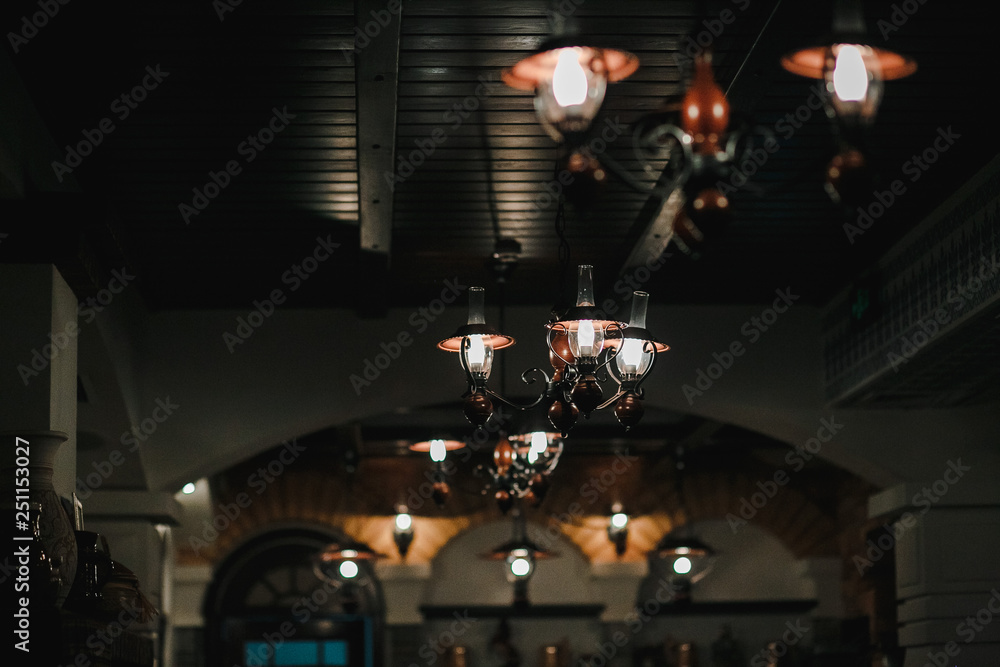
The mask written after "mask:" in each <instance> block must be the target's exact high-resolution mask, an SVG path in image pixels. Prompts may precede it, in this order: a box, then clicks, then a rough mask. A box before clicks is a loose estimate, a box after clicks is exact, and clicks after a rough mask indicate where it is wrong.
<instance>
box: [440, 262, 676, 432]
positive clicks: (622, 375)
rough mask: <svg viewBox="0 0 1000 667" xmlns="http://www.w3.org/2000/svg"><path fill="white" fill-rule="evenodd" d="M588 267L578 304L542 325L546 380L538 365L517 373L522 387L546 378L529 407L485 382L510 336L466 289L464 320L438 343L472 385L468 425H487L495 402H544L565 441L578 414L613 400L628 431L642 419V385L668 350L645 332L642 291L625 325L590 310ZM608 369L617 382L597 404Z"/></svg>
mask: <svg viewBox="0 0 1000 667" xmlns="http://www.w3.org/2000/svg"><path fill="white" fill-rule="evenodd" d="M592 270H593V267H591V266H590V265H586V264H583V265H580V266H579V273H578V283H577V301H576V305H575V306H573V307H571V308H569V309H568V310H567V311H566V312H565V313H564V314H563V315H562V316H561V317H559V319H557V320H554V321H551V322H549V323H548V324H546V325H545V326H546V330H547V333H546V342H547V344H548V348H549V362H550V364H551V365H552V369H553V372H552V375H551V377H550V376H549V374H548V373H546V372H545V371H543V370H541V369H539V368H531V369H528V370H526V371H524V372H523V373H522V374H521V379H522V381H523V382H525V384H532V383H533V382H534V381H535V378H536V377H537V376H541V377H543V378H544V379H545V387H544V388H543V389H542V391H541V392H540V394H539V395H538V397H537V398H536V399H535V400H534V401H532V402H531V403H529V404H528V405H519V404H517V403H514V402H512V401H511V400H509V399H507V398H505V397H504V396H502V395H500V394H498V393H497V392H495V391H494V390H493V389H491V388H490V387H489V386H488V385H487V379H488V377H489V369H490V368H491V367H492V361H493V352H494V351H495V350H497V349H502V348H503V347H507V346H509V345H513V344H514V339H513V338H511V337H510V336H506V335H504V334H501V333H499V332H497V331H495V330H494V329H491V328H489V327H487V326H486V324H485V320H484V316H483V310H484V304H483V288H481V287H472V288H470V290H469V323H468V324H466V325H464V326H461V327H459V328H458V330H457V331H456V332H455V334H454V335H453V336H451V337H450V338H447V339H445V340H443V341H441V342H440V343H438V347H439V348H440V349H442V350H446V351H451V352H458V353H459V360H460V362H461V365H462V369H463V370H464V371H465V374H466V380H467V382H468V386H469V390H468V392H466V393H465V394H464V397H465V416H466V417H467V418H468V419H469V421H470V422H472V423H473V424H474V425H476V426H482V425H484V424H485V423H486V422H487V420H489V418H490V416H491V415H492V414H493V399H496V400H499V401H501V402H503V403H506V404H507V405H510V406H511V407H514V408H518V409H521V410H527V409H530V408H533V407H535V406H537V405H540V404H542V403H543V402H545V403H546V405H547V408H546V409H547V414H548V417H549V422H550V423H551V425H552V426H553V427H554V428H555V430H556V431H558V432H559V433H561V434H562V436H563V437H566V436H567V434H568V433H569V430H570V429H571V428H572V427H573V425H574V424H575V423H576V420H577V417H578V415H579V414H580V413H581V412H582V413H583V415H584V416H585V417H589V416H590V413H591V412H593V411H594V410H598V409H602V408H605V407H608V406H609V405H611V404H612V403H615V404H616V407H615V414H616V416H617V417H618V419H619V421H620V422H621V423H622V425H623V426H625V428H626V429H629V428H631V427H632V426H634V425H635V423H637V422H638V421H639V419H640V418H641V416H642V397H643V391H642V387H641V385H642V382H643V381H644V380H645V378H646V377H647V376H648V374H649V372H650V370H651V369H652V367H653V364H654V362H655V359H656V355H657V354H658V353H660V352H664V351H666V350H667V349H669V347H668V346H667V345H666V344H664V343H661V342H660V341H658V340H657V339H656V338H654V337H653V335H652V334H651V333H650V332H649V330H648V329H646V309H647V302H648V297H649V295H648V294H647V293H646V292H633V294H632V317H631V319H630V321H629V323H628V324H625V323H623V322H618V321H615V320H609V319H607V318H606V317H605V316H604V314H603V313H602V312H601V311H600V310H598V309H597V308H596V306H595V303H596V301H595V300H594V287H593V275H592ZM612 362H614V366H613V368H612V366H611V365H612ZM605 368H608V369H609V373H610V374H611V376H612V377H613V378H614V379H615V380H616V381H617V383H618V389H617V391H616V392H615V393H614V394H613V395H612V396H611V397H610V398H609V399H608V400H605V401H603V402H602V399H603V389H602V388H601V385H600V383H599V382H598V379H597V375H598V373H599V372H600V371H602V370H603V369H605ZM533 376H535V377H533Z"/></svg>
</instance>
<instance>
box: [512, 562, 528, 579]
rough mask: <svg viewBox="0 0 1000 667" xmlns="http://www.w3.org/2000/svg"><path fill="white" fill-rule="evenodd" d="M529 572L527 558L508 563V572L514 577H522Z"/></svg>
mask: <svg viewBox="0 0 1000 667" xmlns="http://www.w3.org/2000/svg"><path fill="white" fill-rule="evenodd" d="M530 570H531V563H529V562H528V559H527V558H515V559H514V560H512V561H511V562H510V571H511V573H512V574H513V575H514V576H515V577H523V576H524V575H526V574H528V572H529V571H530Z"/></svg>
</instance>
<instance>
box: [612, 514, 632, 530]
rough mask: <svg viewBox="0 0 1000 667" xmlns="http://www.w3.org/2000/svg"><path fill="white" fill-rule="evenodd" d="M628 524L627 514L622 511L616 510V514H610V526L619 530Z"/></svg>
mask: <svg viewBox="0 0 1000 667" xmlns="http://www.w3.org/2000/svg"><path fill="white" fill-rule="evenodd" d="M627 525H628V514H625V513H624V512H618V513H617V514H612V515H611V526H612V527H613V528H617V529H618V530H621V529H622V528H624V527H625V526H627Z"/></svg>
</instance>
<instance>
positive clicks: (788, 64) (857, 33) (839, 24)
mask: <svg viewBox="0 0 1000 667" xmlns="http://www.w3.org/2000/svg"><path fill="white" fill-rule="evenodd" d="M781 66H782V67H783V68H785V69H786V70H788V71H789V72H791V73H793V74H798V75H800V76H805V77H809V78H811V79H819V80H821V81H823V82H824V85H823V87H822V91H823V100H824V103H825V105H826V109H827V115H829V116H830V117H831V118H832V119H834V121H835V122H836V126H837V130H838V134H839V138H840V143H841V146H840V148H839V150H838V152H837V155H835V156H834V158H833V159H832V160H831V161H830V164H829V165H827V174H826V190H827V192H828V193H829V194H830V196H831V198H832V199H833V200H834V201H838V202H840V201H843V202H845V203H848V204H850V203H851V202H853V201H856V200H859V199H862V198H864V197H868V196H870V193H871V186H872V185H873V184H872V176H871V174H870V172H869V169H868V165H867V161H866V159H865V157H864V153H863V152H862V150H861V148H862V147H863V145H864V143H865V139H864V132H865V129H866V128H867V127H868V126H870V125H871V124H872V123H873V122H874V120H875V115H876V113H877V112H878V107H879V104H880V103H881V101H882V92H883V82H884V81H891V80H893V79H901V78H903V77H906V76H909V75H911V74H913V73H914V72H915V71H917V63H916V62H915V61H914V60H912V59H911V58H908V57H906V56H903V55H900V54H898V53H895V52H893V51H889V50H888V49H884V48H881V47H877V46H873V45H872V44H871V40H870V39H869V37H868V35H867V31H866V30H865V23H864V14H863V12H862V8H861V3H860V2H858V1H857V0H837V2H836V4H835V5H834V15H833V33H832V35H830V36H828V37H826V38H825V39H823V40H821V43H820V44H818V45H812V46H809V47H807V48H804V49H800V50H798V51H794V52H792V53H789V54H787V55H786V56H784V57H783V58H782V59H781Z"/></svg>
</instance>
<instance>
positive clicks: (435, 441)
mask: <svg viewBox="0 0 1000 667" xmlns="http://www.w3.org/2000/svg"><path fill="white" fill-rule="evenodd" d="M464 447H465V443H464V442H462V441H461V440H451V439H445V438H432V439H430V440H421V441H420V442H415V443H413V444H411V445H410V447H409V448H410V451H413V452H426V453H428V454H430V457H431V461H433V462H434V484H433V487H432V489H431V497H432V498H433V499H434V503H435V504H436V505H437V506H438V507H441V506H443V505H444V504H445V502H446V501H447V500H448V496H449V494H450V493H451V487H450V486H448V482H447V481H445V474H444V461H445V458H447V456H448V452H452V451H455V450H456V449H463V448H464Z"/></svg>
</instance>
